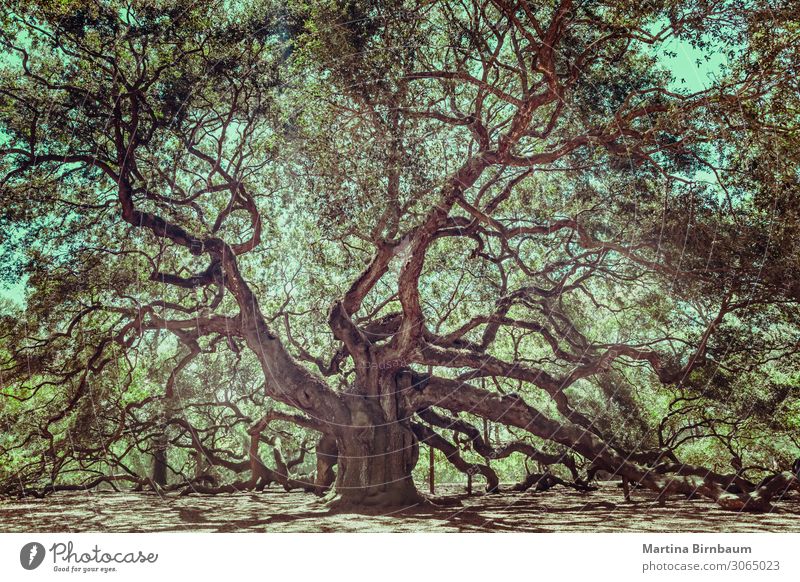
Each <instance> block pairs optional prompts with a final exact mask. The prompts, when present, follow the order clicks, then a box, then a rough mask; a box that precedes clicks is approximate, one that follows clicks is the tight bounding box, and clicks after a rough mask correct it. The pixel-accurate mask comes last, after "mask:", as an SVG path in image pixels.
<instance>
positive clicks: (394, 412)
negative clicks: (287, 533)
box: [332, 373, 425, 508]
mask: <svg viewBox="0 0 800 582" xmlns="http://www.w3.org/2000/svg"><path fill="white" fill-rule="evenodd" d="M407 384H410V382H409V378H408V375H407V374H403V373H391V374H388V375H383V376H382V378H381V386H380V390H379V392H380V395H377V394H374V392H378V390H375V391H370V392H373V394H372V395H364V394H358V395H357V394H352V395H348V396H347V398H346V401H347V404H348V408H349V410H350V426H348V427H340V428H338V429H337V431H336V432H337V436H336V445H337V450H338V459H337V465H338V468H337V472H336V483H335V491H336V497H335V499H334V501H333V502H332V504H333V505H334V506H347V507H356V508H357V507H365V508H368V507H408V506H413V505H417V504H419V503H423V502H425V498H424V497H422V495H420V493H419V492H418V491H417V488H416V486H415V485H414V481H413V479H412V477H411V471H412V470H413V468H414V466H415V465H416V463H417V459H418V457H419V444H418V442H417V439H416V437H415V436H414V433H413V431H412V430H411V423H410V420H409V418H408V417H409V415H408V414H407V413H406V411H405V410H404V409H403V407H401V406H399V405H398V401H399V397H400V395H402V392H403V389H404V386H405V389H408V386H406V385H407Z"/></svg>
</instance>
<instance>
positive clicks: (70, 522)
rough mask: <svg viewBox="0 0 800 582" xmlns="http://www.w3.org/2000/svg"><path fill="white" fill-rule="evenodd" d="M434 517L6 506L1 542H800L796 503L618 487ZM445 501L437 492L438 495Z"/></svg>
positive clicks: (103, 503) (165, 501)
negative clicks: (191, 535) (617, 538)
mask: <svg viewBox="0 0 800 582" xmlns="http://www.w3.org/2000/svg"><path fill="white" fill-rule="evenodd" d="M443 489H444V491H442V493H445V494H448V495H446V496H443V497H440V498H439V502H440V503H441V505H439V506H437V507H424V508H412V509H410V510H406V511H401V512H394V513H391V514H383V515H370V516H364V515H354V514H348V513H331V512H330V511H329V510H328V509H327V508H326V507H325V506H324V505H323V504H322V503H321V502H320V501H319V500H317V498H316V497H314V496H313V495H310V494H305V493H299V492H293V493H285V492H283V491H282V490H279V489H275V488H274V487H273V488H272V489H269V490H266V491H265V492H263V493H250V492H248V493H239V494H231V495H217V496H200V495H191V496H186V497H179V496H178V495H175V494H170V495H168V496H165V497H163V498H162V497H159V496H158V495H156V494H152V493H116V492H80V493H60V494H55V495H51V496H49V497H47V498H46V499H43V500H42V499H22V500H8V499H6V500H0V531H2V532H23V531H27V532H155V531H197V532H379V531H380V532H383V531H385V532H487V531H490V532H491V531H494V532H515V531H516V532H576V531H577V532H619V531H638V532H643V531H654V532H800V497H798V496H797V494H796V493H795V494H794V495H793V497H791V498H787V499H784V500H782V501H781V502H780V503H779V504H777V506H776V510H775V511H774V512H772V513H767V514H752V513H732V512H728V511H722V510H721V509H719V508H718V507H717V506H716V505H714V504H713V503H710V502H708V501H703V500H693V501H685V500H682V499H677V498H676V499H674V500H673V499H671V500H669V501H668V502H667V505H666V507H658V505H657V504H656V503H654V496H653V495H652V494H650V493H649V492H647V491H641V490H640V491H634V494H633V499H632V501H631V502H629V503H626V502H625V501H624V499H623V498H622V493H621V491H620V489H618V488H617V487H616V486H615V485H614V484H606V485H604V486H603V487H601V489H600V490H599V491H594V492H591V493H579V492H577V491H573V490H570V489H562V488H556V489H552V490H550V491H546V492H542V493H533V492H526V493H501V494H498V495H472V496H467V495H464V494H461V493H459V491H460V488H456V487H444V488H443ZM437 493H439V491H437Z"/></svg>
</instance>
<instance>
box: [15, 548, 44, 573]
mask: <svg viewBox="0 0 800 582" xmlns="http://www.w3.org/2000/svg"><path fill="white" fill-rule="evenodd" d="M44 554H45V551H44V546H43V545H42V544H40V543H39V542H30V543H28V544H25V545H24V546H22V549H21V550H20V551H19V563H20V564H22V567H23V568H25V569H26V570H35V569H36V568H38V567H39V566H41V565H42V562H43V561H44Z"/></svg>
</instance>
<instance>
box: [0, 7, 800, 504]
mask: <svg viewBox="0 0 800 582" xmlns="http://www.w3.org/2000/svg"><path fill="white" fill-rule="evenodd" d="M3 5H4V6H3V7H4V10H3V11H2V15H0V51H1V53H0V54H2V57H3V60H2V65H0V156H2V157H0V196H1V197H2V209H3V210H2V217H0V220H1V221H2V234H0V237H2V238H0V243H1V244H2V252H0V256H2V261H3V267H4V270H3V277H4V282H5V283H6V284H7V285H9V284H12V285H19V283H17V282H18V281H20V280H21V281H22V282H23V288H24V296H23V297H14V296H13V294H7V295H8V298H6V299H5V300H4V302H3V304H2V320H1V321H0V383H1V384H2V393H0V423H1V424H0V428H1V429H2V430H0V492H5V493H6V494H35V495H42V494H46V493H48V492H52V491H55V490H58V489H70V488H81V487H87V486H99V485H104V484H111V485H112V486H114V487H118V486H119V483H121V482H129V483H131V484H133V485H134V486H136V487H138V488H152V487H156V488H161V489H180V490H183V491H185V492H190V491H194V492H205V493H223V492H228V491H234V490H238V489H242V488H255V487H263V486H264V485H265V484H267V483H269V482H277V483H280V484H282V485H283V486H284V487H286V488H287V489H288V488H294V487H301V488H305V489H308V490H310V491H315V492H316V493H318V494H323V493H325V492H326V491H329V490H330V491H331V495H332V496H333V495H338V498H337V500H342V499H343V500H345V501H346V502H348V503H354V504H357V505H367V504H378V505H384V504H396V503H410V502H414V501H416V500H418V498H417V496H416V488H415V486H414V481H415V480H416V481H417V483H421V482H423V481H424V480H426V479H427V476H428V474H427V472H428V470H429V469H428V463H427V462H424V463H423V462H418V461H419V458H420V451H423V452H427V449H428V447H433V448H435V449H436V450H437V451H438V453H437V454H438V455H439V456H438V459H439V461H440V462H438V464H437V472H438V474H437V478H438V479H439V480H447V481H453V480H459V479H462V478H465V477H464V475H465V474H467V475H469V476H470V478H471V477H472V476H473V475H480V476H479V477H476V479H477V480H479V481H480V480H485V481H486V483H487V488H488V489H489V490H490V491H491V490H497V489H498V487H503V485H498V483H500V482H503V483H505V482H509V481H511V482H516V481H521V482H522V483H523V484H527V486H531V485H532V484H535V483H539V484H540V485H542V484H546V483H550V484H552V482H555V481H554V480H557V481H558V482H560V483H562V484H564V485H568V486H572V487H577V488H581V489H588V488H591V487H592V485H591V483H590V479H591V478H592V477H593V476H594V475H595V474H596V473H597V472H598V471H605V472H606V473H608V474H611V475H616V476H618V477H621V478H622V479H623V480H624V482H625V483H626V484H627V483H628V482H629V481H630V482H635V483H638V484H640V485H641V486H643V487H648V488H651V489H654V490H656V491H659V492H661V493H662V495H663V496H665V497H666V496H667V495H669V494H682V495H686V496H692V495H702V496H705V497H709V498H711V499H714V500H715V501H717V502H719V503H720V504H721V505H723V506H724V507H728V508H732V509H741V508H755V509H764V508H766V507H768V506H769V504H770V502H771V500H772V499H773V497H775V496H778V495H783V494H784V493H785V491H786V490H787V489H788V488H789V487H792V486H797V478H796V476H793V475H792V473H790V472H787V471H788V469H789V467H791V465H792V460H793V459H795V458H796V457H797V456H798V455H800V388H799V386H800V355H798V352H800V342H798V338H799V337H800V310H799V309H798V301H800V282H799V281H800V280H799V279H798V273H800V247H799V246H798V241H800V215H799V214H798V212H799V211H800V202H798V200H800V198H798V186H800V184H798V180H800V174H798V161H800V160H798V151H800V150H799V149H798V147H797V146H798V133H797V131H798V96H799V95H800V91H799V90H798V89H800V88H799V87H798V80H797V79H798V66H799V65H800V58H799V57H800V55H798V47H800V36H799V35H800V24H799V23H798V20H797V14H798V10H797V8H798V7H797V5H796V4H795V3H794V2H792V1H788V0H787V1H783V2H766V1H764V2H762V1H760V0H758V1H753V2H746V3H742V2H733V1H720V0H690V1H678V0H652V1H648V2H642V3H632V2H620V1H615V0H589V1H585V2H571V1H569V0H563V1H560V2H551V1H547V2H528V1H526V0H470V1H450V0H442V1H428V0H410V1H408V0H406V1H403V0H386V1H382V2H361V1H360V0H305V1H302V2H288V3H287V2H279V3H275V2H271V1H270V0H263V1H260V0H254V1H253V2H238V1H233V2H226V3H219V2H215V1H213V0H200V1H199V2H193V3H191V5H186V3H181V2H177V1H170V0H146V1H145V0H142V1H134V2H122V1H118V0H38V1H36V2H18V1H15V0H3ZM676 46H677V47H679V49H680V50H681V51H684V52H688V53H690V54H692V55H696V56H697V57H698V58H699V59H701V62H699V63H698V64H697V67H698V69H697V70H698V71H700V72H701V74H705V75H706V77H707V79H708V81H707V82H703V83H697V82H693V81H691V79H690V80H689V81H687V79H686V77H687V76H688V74H687V71H685V70H683V71H681V70H677V68H676V65H675V62H676V60H675V58H676V56H677V53H674V51H675V50H676V49H675V47H676ZM673 53H674V54H673ZM712 57H713V59H714V62H715V63H716V64H715V65H714V66H713V67H712V66H711V65H709V64H707V63H706V64H704V63H703V62H702V60H703V59H704V58H705V59H709V60H711V59H712ZM17 288H19V287H17ZM445 459H447V460H448V461H450V464H451V466H450V467H445V465H444V464H443V463H442V462H441V461H443V460H445Z"/></svg>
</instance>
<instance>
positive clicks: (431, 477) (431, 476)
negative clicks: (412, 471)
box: [428, 445, 436, 495]
mask: <svg viewBox="0 0 800 582" xmlns="http://www.w3.org/2000/svg"><path fill="white" fill-rule="evenodd" d="M435 489H436V453H435V452H434V450H433V447H432V446H430V445H428V491H430V494H431V495H433V494H434V493H435Z"/></svg>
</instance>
